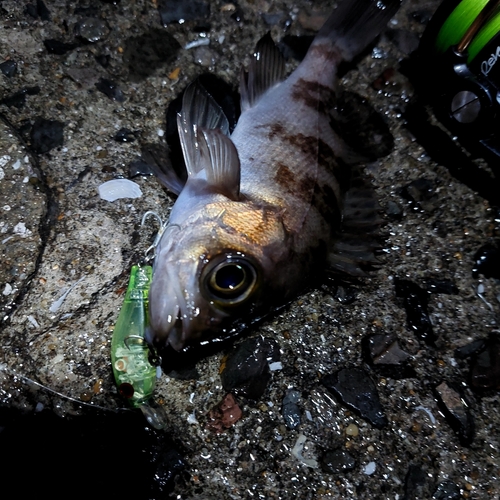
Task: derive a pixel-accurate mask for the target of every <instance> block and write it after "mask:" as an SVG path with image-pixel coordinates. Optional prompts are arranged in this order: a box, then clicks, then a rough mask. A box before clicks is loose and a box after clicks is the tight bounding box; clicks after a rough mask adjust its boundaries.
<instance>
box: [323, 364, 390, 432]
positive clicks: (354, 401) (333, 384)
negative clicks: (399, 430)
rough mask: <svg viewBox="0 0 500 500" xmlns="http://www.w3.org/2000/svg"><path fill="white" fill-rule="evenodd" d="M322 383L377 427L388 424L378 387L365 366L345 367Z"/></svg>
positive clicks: (348, 406)
mask: <svg viewBox="0 0 500 500" xmlns="http://www.w3.org/2000/svg"><path fill="white" fill-rule="evenodd" d="M322 383H323V385H324V386H325V387H326V388H327V389H328V390H329V391H330V392H331V393H332V394H334V395H335V396H336V397H337V398H338V399H339V400H340V401H341V402H342V403H343V404H344V405H345V406H346V407H347V408H349V409H350V410H352V411H354V412H355V413H356V414H357V415H359V416H360V417H361V418H363V419H365V420H366V421H368V422H370V423H371V424H372V425H373V426H374V427H376V428H377V429H382V428H384V427H385V426H386V425H387V424H388V421H387V418H386V416H385V415H384V410H383V408H382V405H381V404H380V400H379V397H378V392H377V387H376V386H375V384H374V382H373V380H372V379H371V378H370V376H369V374H368V373H367V372H366V371H365V370H364V369H363V368H344V369H342V370H339V371H338V372H336V373H334V374H332V375H327V376H326V377H324V378H323V380H322Z"/></svg>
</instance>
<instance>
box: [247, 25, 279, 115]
mask: <svg viewBox="0 0 500 500" xmlns="http://www.w3.org/2000/svg"><path fill="white" fill-rule="evenodd" d="M284 78H285V59H284V57H283V55H282V54H281V52H280V51H279V50H278V47H276V45H275V43H274V41H273V39H272V37H271V35H270V34H269V33H267V34H266V35H264V36H263V37H262V38H261V39H260V40H259V41H258V42H257V45H256V46H255V52H254V53H253V57H252V60H251V62H250V67H249V68H248V73H246V72H245V71H242V72H241V81H240V94H241V111H242V112H243V111H245V110H247V109H249V108H251V107H252V106H254V105H255V104H256V102H257V101H258V100H259V98H260V97H261V96H262V94H264V93H265V92H266V91H267V90H268V89H270V88H271V87H274V86H275V85H276V84H278V83H280V82H281V81H283V79H284Z"/></svg>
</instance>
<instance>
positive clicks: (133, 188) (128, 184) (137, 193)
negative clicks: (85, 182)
mask: <svg viewBox="0 0 500 500" xmlns="http://www.w3.org/2000/svg"><path fill="white" fill-rule="evenodd" d="M98 189H99V196H100V197H101V198H102V199H103V200H106V201H116V200H120V199H122V198H139V197H141V196H142V191H141V188H140V187H139V186H138V185H137V184H136V183H135V182H132V181H129V180H128V179H113V180H111V181H108V182H104V183H103V184H101V185H100V186H99V188H98Z"/></svg>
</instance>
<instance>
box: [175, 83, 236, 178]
mask: <svg viewBox="0 0 500 500" xmlns="http://www.w3.org/2000/svg"><path fill="white" fill-rule="evenodd" d="M200 128H203V129H219V130H221V132H222V133H223V134H226V135H227V134H229V122H228V120H227V118H226V115H225V114H224V112H223V111H222V108H221V107H220V106H219V105H218V104H217V103H216V102H215V99H214V98H213V97H212V96H211V95H210V94H209V93H208V92H207V91H206V90H205V88H204V87H203V85H202V84H201V83H200V82H199V81H198V80H195V81H194V82H193V83H191V84H190V85H189V86H188V88H187V89H186V91H185V92H184V96H183V98H182V110H181V112H180V113H179V114H178V115H177V129H178V131H179V138H180V141H181V147H182V153H183V155H184V160H185V162H186V169H187V172H188V175H193V174H196V173H197V172H199V171H200V170H201V168H202V166H201V164H200V145H199V134H198V129H200Z"/></svg>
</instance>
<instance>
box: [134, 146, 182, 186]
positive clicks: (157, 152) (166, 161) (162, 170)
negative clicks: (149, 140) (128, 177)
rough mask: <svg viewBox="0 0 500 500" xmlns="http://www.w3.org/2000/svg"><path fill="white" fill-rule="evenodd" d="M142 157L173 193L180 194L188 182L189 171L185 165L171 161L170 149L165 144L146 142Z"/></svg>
mask: <svg viewBox="0 0 500 500" xmlns="http://www.w3.org/2000/svg"><path fill="white" fill-rule="evenodd" d="M141 159H142V160H143V161H144V162H146V163H147V164H148V166H149V167H150V169H151V171H152V172H153V174H154V175H155V177H156V178H157V179H158V180H159V181H160V183H161V184H162V185H163V186H165V187H166V188H167V189H168V190H169V191H170V192H171V193H173V194H175V195H178V194H179V193H180V192H181V191H182V188H183V187H184V184H186V179H187V172H186V169H185V168H184V165H183V164H181V165H180V166H177V168H176V166H175V165H174V164H173V163H172V162H171V161H170V158H169V155H168V149H167V148H166V147H165V146H163V145H158V144H145V145H144V147H143V148H142V150H141Z"/></svg>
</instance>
